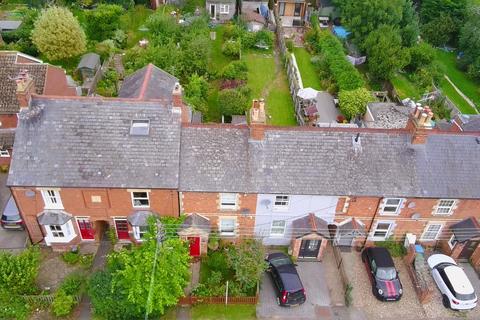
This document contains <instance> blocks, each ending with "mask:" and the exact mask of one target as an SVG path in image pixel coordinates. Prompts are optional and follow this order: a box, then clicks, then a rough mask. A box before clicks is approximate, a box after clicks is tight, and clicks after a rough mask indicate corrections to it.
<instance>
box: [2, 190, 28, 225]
mask: <svg viewBox="0 0 480 320" xmlns="http://www.w3.org/2000/svg"><path fill="white" fill-rule="evenodd" d="M0 224H1V225H2V227H3V228H4V229H14V230H23V229H24V225H23V220H22V217H21V216H20V213H19V211H18V208H17V205H16V204H15V199H13V197H12V196H10V198H9V199H8V202H7V205H6V206H5V208H4V209H3V213H2V218H1V219H0Z"/></svg>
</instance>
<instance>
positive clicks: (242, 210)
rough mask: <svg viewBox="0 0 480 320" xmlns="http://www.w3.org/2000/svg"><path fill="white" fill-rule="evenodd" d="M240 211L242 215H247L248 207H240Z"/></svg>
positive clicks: (248, 212)
mask: <svg viewBox="0 0 480 320" xmlns="http://www.w3.org/2000/svg"><path fill="white" fill-rule="evenodd" d="M240 213H241V214H242V215H244V216H247V215H249V214H250V209H248V208H242V209H240Z"/></svg>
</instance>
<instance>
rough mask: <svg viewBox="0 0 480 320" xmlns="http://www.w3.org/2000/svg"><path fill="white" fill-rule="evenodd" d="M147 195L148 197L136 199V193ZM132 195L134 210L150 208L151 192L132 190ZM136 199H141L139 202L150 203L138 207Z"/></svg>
mask: <svg viewBox="0 0 480 320" xmlns="http://www.w3.org/2000/svg"><path fill="white" fill-rule="evenodd" d="M141 192H142V193H143V192H144V193H145V194H146V195H147V197H135V196H134V193H141ZM130 195H131V197H132V207H134V208H150V192H149V191H147V190H130ZM135 199H139V200H145V199H146V200H147V201H148V204H147V205H142V204H141V205H136V204H135Z"/></svg>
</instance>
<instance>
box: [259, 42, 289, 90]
mask: <svg viewBox="0 0 480 320" xmlns="http://www.w3.org/2000/svg"><path fill="white" fill-rule="evenodd" d="M273 59H274V61H275V76H274V79H275V80H274V81H272V82H270V83H268V84H267V85H266V86H265V87H264V88H263V90H262V93H261V94H260V97H263V98H264V99H266V98H267V97H268V94H269V93H270V91H271V90H272V89H273V88H274V87H275V86H277V85H278V83H279V82H280V81H283V78H282V77H280V73H281V72H284V71H283V68H282V64H281V62H280V55H279V52H278V48H277V46H275V47H274V48H273Z"/></svg>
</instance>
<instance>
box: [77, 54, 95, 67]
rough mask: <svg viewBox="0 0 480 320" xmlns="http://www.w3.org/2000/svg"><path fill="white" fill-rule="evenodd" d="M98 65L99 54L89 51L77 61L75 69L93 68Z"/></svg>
mask: <svg viewBox="0 0 480 320" xmlns="http://www.w3.org/2000/svg"><path fill="white" fill-rule="evenodd" d="M98 66H100V56H99V55H98V54H96V53H93V52H90V53H86V54H84V55H83V56H82V59H80V62H79V63H78V66H77V69H84V68H85V69H91V70H95V69H96V68H97V67H98Z"/></svg>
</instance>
